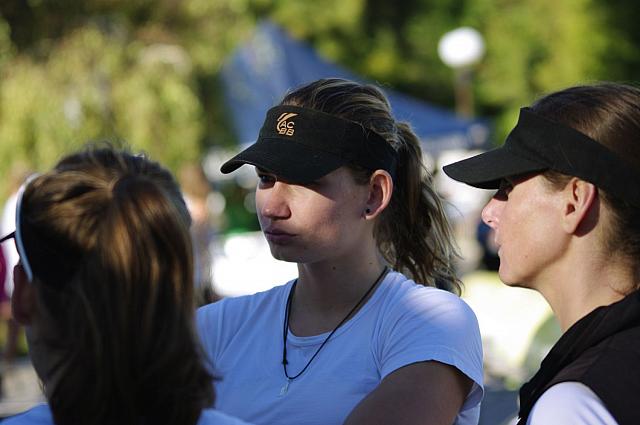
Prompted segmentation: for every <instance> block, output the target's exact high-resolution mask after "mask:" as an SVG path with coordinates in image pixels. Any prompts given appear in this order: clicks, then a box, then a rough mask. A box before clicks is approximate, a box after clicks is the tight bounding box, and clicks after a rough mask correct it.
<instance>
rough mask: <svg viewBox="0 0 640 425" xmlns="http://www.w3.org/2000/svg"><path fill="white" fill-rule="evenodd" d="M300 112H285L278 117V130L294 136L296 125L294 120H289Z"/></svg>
mask: <svg viewBox="0 0 640 425" xmlns="http://www.w3.org/2000/svg"><path fill="white" fill-rule="evenodd" d="M296 115H298V114H294V113H291V112H284V113H282V114H281V115H280V116H279V117H278V124H276V130H278V133H279V134H283V135H286V136H293V133H294V131H295V129H294V126H295V123H294V122H293V121H287V120H288V119H290V118H293V117H295V116H296Z"/></svg>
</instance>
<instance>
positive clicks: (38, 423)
mask: <svg viewBox="0 0 640 425" xmlns="http://www.w3.org/2000/svg"><path fill="white" fill-rule="evenodd" d="M2 423H3V424H6V425H54V423H53V417H52V416H51V410H49V406H48V405H47V404H39V405H37V406H36V407H34V408H32V409H30V410H27V411H26V412H24V413H21V414H19V415H16V416H13V417H11V418H8V419H5V420H3V421H2ZM196 425H249V424H248V423H246V422H243V421H241V420H239V419H236V418H232V417H230V416H227V415H225V414H224V413H220V412H216V411H215V410H213V409H205V410H203V411H202V414H201V415H200V419H198V423H197V424H196Z"/></svg>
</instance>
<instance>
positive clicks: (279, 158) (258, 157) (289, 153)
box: [220, 138, 345, 183]
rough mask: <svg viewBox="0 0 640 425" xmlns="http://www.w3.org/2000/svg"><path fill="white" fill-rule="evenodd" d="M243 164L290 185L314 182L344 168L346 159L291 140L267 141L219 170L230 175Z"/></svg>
mask: <svg viewBox="0 0 640 425" xmlns="http://www.w3.org/2000/svg"><path fill="white" fill-rule="evenodd" d="M244 164H250V165H254V166H256V167H258V168H261V169H263V170H265V171H268V172H270V173H273V174H275V175H277V176H278V177H281V178H283V179H284V180H288V181H291V182H295V183H311V182H313V181H315V180H317V179H319V178H320V177H322V176H324V175H326V174H329V173H330V172H331V171H333V170H336V169H338V168H339V167H341V166H342V165H344V164H345V160H344V159H343V158H340V157H339V156H337V155H333V154H331V153H328V152H323V151H320V150H317V149H312V148H310V147H308V146H306V145H303V144H301V143H296V142H293V141H291V140H283V139H276V138H267V139H261V140H260V141H259V142H256V143H254V144H253V145H251V146H249V147H248V148H247V149H245V150H244V151H242V152H240V153H239V154H237V155H236V156H234V157H233V158H231V159H230V160H229V161H227V162H225V163H224V164H222V167H220V171H221V172H222V173H223V174H228V173H231V172H233V171H235V170H236V169H238V168H239V167H241V166H242V165H244Z"/></svg>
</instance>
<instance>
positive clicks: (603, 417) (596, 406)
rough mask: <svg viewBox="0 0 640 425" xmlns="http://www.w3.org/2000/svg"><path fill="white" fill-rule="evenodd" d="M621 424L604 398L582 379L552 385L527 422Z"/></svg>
mask: <svg viewBox="0 0 640 425" xmlns="http://www.w3.org/2000/svg"><path fill="white" fill-rule="evenodd" d="M548 424H571V425H618V422H616V420H615V419H614V418H613V416H611V413H609V411H608V410H607V408H606V407H605V405H604V403H602V400H600V398H599V397H598V396H597V395H596V393H594V392H593V391H591V389H590V388H589V387H587V386H586V385H584V384H581V383H579V382H562V383H560V384H556V385H554V386H552V387H551V388H549V389H548V390H547V391H545V392H544V394H542V396H540V398H539V399H538V401H536V404H534V405H533V409H531V413H530V414H529V419H528V420H527V425H548Z"/></svg>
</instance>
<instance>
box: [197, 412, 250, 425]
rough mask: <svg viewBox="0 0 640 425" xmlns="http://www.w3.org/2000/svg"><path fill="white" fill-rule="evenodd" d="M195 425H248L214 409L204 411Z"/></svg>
mask: <svg viewBox="0 0 640 425" xmlns="http://www.w3.org/2000/svg"><path fill="white" fill-rule="evenodd" d="M197 425H250V424H249V423H247V422H244V421H242V420H240V419H238V418H234V417H231V416H228V415H225V414H224V413H222V412H219V411H217V410H214V409H205V410H203V411H202V414H201V415H200V419H198V424H197Z"/></svg>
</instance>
